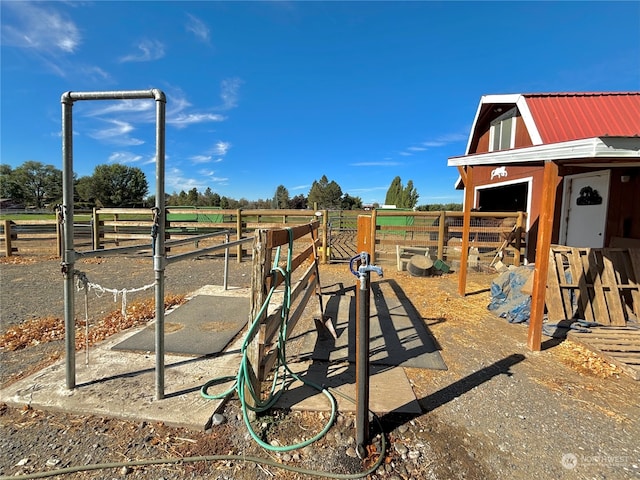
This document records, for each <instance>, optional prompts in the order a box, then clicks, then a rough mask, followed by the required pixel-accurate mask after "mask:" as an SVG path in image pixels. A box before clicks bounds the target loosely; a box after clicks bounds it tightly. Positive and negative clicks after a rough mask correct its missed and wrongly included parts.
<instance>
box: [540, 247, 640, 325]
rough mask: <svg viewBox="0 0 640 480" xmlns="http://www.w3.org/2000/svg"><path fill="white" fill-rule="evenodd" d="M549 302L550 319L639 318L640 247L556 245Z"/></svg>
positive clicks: (621, 321) (616, 321)
mask: <svg viewBox="0 0 640 480" xmlns="http://www.w3.org/2000/svg"><path fill="white" fill-rule="evenodd" d="M545 303H546V305H547V313H548V317H549V321H559V320H563V319H567V318H582V319H585V320H588V321H590V322H597V323H600V324H602V325H612V326H625V325H626V324H627V321H628V320H630V319H631V320H637V319H639V318H640V249H635V248H634V249H626V248H576V247H565V246H560V245H552V246H551V249H550V251H549V274H548V277H547V291H546V296H545Z"/></svg>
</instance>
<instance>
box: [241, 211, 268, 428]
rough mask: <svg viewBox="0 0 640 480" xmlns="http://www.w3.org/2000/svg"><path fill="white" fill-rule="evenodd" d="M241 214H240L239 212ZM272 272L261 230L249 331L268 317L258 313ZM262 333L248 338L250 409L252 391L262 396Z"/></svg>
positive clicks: (255, 249) (253, 415)
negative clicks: (256, 323)
mask: <svg viewBox="0 0 640 480" xmlns="http://www.w3.org/2000/svg"><path fill="white" fill-rule="evenodd" d="M238 213H240V212H238ZM270 271H271V246H270V245H268V244H267V231H266V230H262V229H259V230H257V231H256V235H255V238H254V240H253V266H252V275H251V308H250V314H249V319H248V324H247V331H249V330H251V329H252V327H253V324H254V323H255V322H262V321H263V319H264V318H265V317H266V315H267V312H266V309H265V311H264V312H262V315H261V316H260V317H258V313H259V312H260V310H261V309H262V305H263V304H264V302H265V300H266V297H267V285H265V282H266V281H267V276H268V275H269V274H270ZM259 340H260V332H257V333H255V334H254V336H253V338H247V341H249V345H248V347H247V361H248V362H249V366H248V369H247V370H248V374H249V379H248V382H250V385H247V386H245V399H246V401H247V404H248V405H249V407H255V406H256V401H255V399H254V398H253V395H252V394H251V391H253V392H255V394H256V395H258V396H259V395H260V391H261V388H260V379H259V372H260V361H261V360H262V359H261V358H260V357H261V352H260V342H259ZM247 414H248V417H249V420H252V421H253V420H255V418H256V412H255V411H254V410H253V409H252V408H249V409H248V411H247Z"/></svg>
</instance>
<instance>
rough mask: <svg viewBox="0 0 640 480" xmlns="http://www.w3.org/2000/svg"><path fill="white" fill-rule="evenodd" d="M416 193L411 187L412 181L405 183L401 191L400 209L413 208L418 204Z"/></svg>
mask: <svg viewBox="0 0 640 480" xmlns="http://www.w3.org/2000/svg"><path fill="white" fill-rule="evenodd" d="M419 197H420V195H418V191H417V190H416V189H415V187H414V186H413V180H409V181H408V182H407V186H406V187H405V188H404V189H403V190H402V200H401V202H400V205H399V206H400V207H401V208H413V207H415V206H416V204H417V203H418V198H419Z"/></svg>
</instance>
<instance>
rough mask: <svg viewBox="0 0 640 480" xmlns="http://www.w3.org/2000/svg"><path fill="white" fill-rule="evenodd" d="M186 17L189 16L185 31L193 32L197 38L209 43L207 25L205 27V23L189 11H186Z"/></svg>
mask: <svg viewBox="0 0 640 480" xmlns="http://www.w3.org/2000/svg"><path fill="white" fill-rule="evenodd" d="M187 17H189V20H188V22H187V24H186V29H187V32H191V33H193V34H194V35H195V36H196V38H198V40H201V41H202V42H204V43H209V41H210V37H209V27H207V25H206V24H205V23H204V22H203V21H202V20H200V19H199V18H198V17H196V16H194V15H191V14H190V13H187Z"/></svg>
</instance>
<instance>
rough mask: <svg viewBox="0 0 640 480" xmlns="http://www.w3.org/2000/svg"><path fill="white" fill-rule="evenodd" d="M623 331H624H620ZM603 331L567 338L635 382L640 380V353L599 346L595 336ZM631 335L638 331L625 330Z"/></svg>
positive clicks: (569, 335)
mask: <svg viewBox="0 0 640 480" xmlns="http://www.w3.org/2000/svg"><path fill="white" fill-rule="evenodd" d="M620 330H622V329H620ZM602 331H603V330H602V329H597V330H594V331H593V332H592V333H580V332H569V333H568V335H567V338H568V339H569V340H571V341H572V342H574V343H576V344H578V345H581V346H583V347H585V348H587V349H589V350H591V351H592V352H594V353H596V354H597V355H598V356H600V357H601V358H602V359H604V360H605V361H607V362H609V363H611V364H613V365H616V366H617V367H618V368H620V369H621V370H622V371H623V372H624V373H625V374H627V375H629V376H630V377H631V378H633V379H634V380H640V353H638V352H627V351H612V350H611V349H612V348H619V347H612V346H611V345H599V346H598V345H597V341H596V339H595V338H594V337H593V335H599V334H601V333H602ZM624 331H626V332H627V333H628V334H629V335H632V336H634V337H635V336H636V335H635V334H636V333H637V331H634V330H624Z"/></svg>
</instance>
